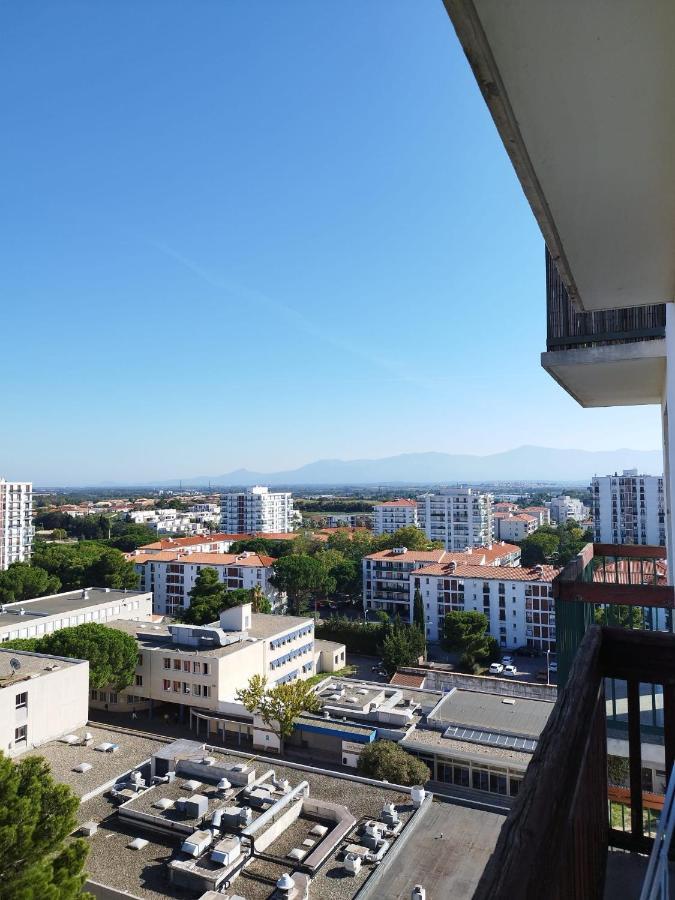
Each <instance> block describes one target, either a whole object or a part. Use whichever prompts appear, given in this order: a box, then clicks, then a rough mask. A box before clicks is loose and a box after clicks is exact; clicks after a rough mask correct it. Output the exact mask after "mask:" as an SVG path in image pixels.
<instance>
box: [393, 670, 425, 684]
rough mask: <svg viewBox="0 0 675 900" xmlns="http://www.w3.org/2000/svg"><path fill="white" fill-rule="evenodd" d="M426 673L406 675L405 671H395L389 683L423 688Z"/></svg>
mask: <svg viewBox="0 0 675 900" xmlns="http://www.w3.org/2000/svg"><path fill="white" fill-rule="evenodd" d="M426 677H427V676H426V675H406V674H405V672H395V673H394V674H393V675H392V676H391V678H390V679H389V684H395V685H398V687H409V688H423V687H424V682H425V681H426Z"/></svg>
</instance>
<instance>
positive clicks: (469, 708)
mask: <svg viewBox="0 0 675 900" xmlns="http://www.w3.org/2000/svg"><path fill="white" fill-rule="evenodd" d="M553 707H554V703H553V702H552V701H548V700H534V699H529V698H526V697H509V696H505V695H502V694H489V693H485V692H483V691H467V690H463V689H461V688H455V689H453V690H451V691H450V692H449V693H448V694H446V695H445V696H444V697H443V698H442V699H441V700H440V701H439V703H438V705H437V706H436V708H435V709H434V710H433V711H432V712H430V713H429V715H428V716H427V720H428V721H429V722H430V723H435V724H436V725H439V726H440V725H443V726H449V725H461V726H463V727H465V728H467V727H473V728H480V729H485V730H486V731H489V732H498V733H500V734H510V735H520V736H524V737H530V738H535V739H536V738H538V737H539V735H540V734H541V732H542V731H543V729H544V727H545V725H546V723H547V722H548V717H549V716H550V715H551V712H552V710H553Z"/></svg>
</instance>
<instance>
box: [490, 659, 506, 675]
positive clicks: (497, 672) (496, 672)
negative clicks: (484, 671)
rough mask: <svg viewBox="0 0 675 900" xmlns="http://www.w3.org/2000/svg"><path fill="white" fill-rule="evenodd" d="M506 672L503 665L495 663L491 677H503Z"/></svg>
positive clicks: (491, 667)
mask: <svg viewBox="0 0 675 900" xmlns="http://www.w3.org/2000/svg"><path fill="white" fill-rule="evenodd" d="M503 671H504V666H503V665H502V664H501V663H498V662H494V663H492V664H491V665H490V675H501V674H502V672H503Z"/></svg>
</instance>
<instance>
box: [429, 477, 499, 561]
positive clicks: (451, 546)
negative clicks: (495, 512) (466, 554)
mask: <svg viewBox="0 0 675 900" xmlns="http://www.w3.org/2000/svg"><path fill="white" fill-rule="evenodd" d="M417 518H418V521H419V527H420V528H421V529H422V530H423V531H424V532H425V533H426V535H427V537H428V538H429V539H430V540H432V541H441V542H442V543H443V545H444V547H445V549H446V550H465V549H466V548H467V547H482V546H486V545H487V544H489V543H491V541H492V538H493V523H492V494H487V493H484V492H482V491H477V490H476V489H475V488H448V489H447V490H444V491H443V492H442V493H440V494H432V493H428V494H422V495H421V496H420V497H418V498H417Z"/></svg>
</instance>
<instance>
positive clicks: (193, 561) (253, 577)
mask: <svg viewBox="0 0 675 900" xmlns="http://www.w3.org/2000/svg"><path fill="white" fill-rule="evenodd" d="M131 561H132V562H133V564H134V568H135V570H136V571H137V572H138V574H139V575H140V584H141V588H142V589H143V590H146V591H151V592H152V595H153V597H154V612H155V613H156V614H157V615H162V616H164V615H166V616H175V615H176V613H178V612H180V611H181V610H183V609H187V607H188V606H189V605H190V591H191V590H192V588H193V587H194V585H195V582H196V581H197V577H198V576H199V573H200V572H201V571H202V570H203V569H215V570H216V572H217V573H218V578H219V580H220V581H221V582H222V583H223V584H224V585H225V587H226V588H227V590H235V589H236V588H247V589H250V588H255V587H258V588H260V590H261V591H262V592H263V594H264V595H265V596H266V597H267V599H268V600H269V601H270V603H271V605H272V609H273V610H274V611H275V612H281V611H282V610H283V608H284V606H285V603H286V596H285V594H283V593H280V592H279V591H277V590H276V588H274V587H273V586H272V584H271V578H272V575H273V574H274V570H273V569H272V565H273V563H274V561H275V560H274V558H273V557H271V556H261V555H260V554H258V553H250V552H247V551H245V552H244V553H238V554H234V553H176V552H174V551H160V552H158V553H149V554H139V555H138V556H134V557H133V558H132V560H131Z"/></svg>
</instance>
